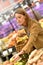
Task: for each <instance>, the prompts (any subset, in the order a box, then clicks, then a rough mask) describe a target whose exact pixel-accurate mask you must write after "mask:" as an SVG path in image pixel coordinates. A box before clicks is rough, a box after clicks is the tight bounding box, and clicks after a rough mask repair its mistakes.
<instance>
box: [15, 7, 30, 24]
mask: <svg viewBox="0 0 43 65" xmlns="http://www.w3.org/2000/svg"><path fill="white" fill-rule="evenodd" d="M16 13H18V14H22V15H23V16H25V18H26V19H25V20H26V22H27V23H28V21H30V20H31V18H30V17H29V15H28V14H27V13H26V11H25V10H24V9H23V8H18V9H17V10H16V11H15V14H16Z"/></svg>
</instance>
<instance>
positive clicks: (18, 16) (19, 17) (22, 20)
mask: <svg viewBox="0 0 43 65" xmlns="http://www.w3.org/2000/svg"><path fill="white" fill-rule="evenodd" d="M15 17H16V19H17V22H18V23H19V25H24V24H25V16H24V15H22V14H18V13H16V14H15Z"/></svg>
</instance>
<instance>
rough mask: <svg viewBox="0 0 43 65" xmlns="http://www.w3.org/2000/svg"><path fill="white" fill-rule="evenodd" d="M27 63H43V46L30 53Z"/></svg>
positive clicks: (28, 64) (42, 64)
mask: <svg viewBox="0 0 43 65" xmlns="http://www.w3.org/2000/svg"><path fill="white" fill-rule="evenodd" d="M26 65H43V48H42V49H39V50H34V51H33V52H32V53H31V54H30V55H29V59H28V62H27V64H26Z"/></svg>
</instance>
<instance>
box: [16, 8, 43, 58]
mask: <svg viewBox="0 0 43 65" xmlns="http://www.w3.org/2000/svg"><path fill="white" fill-rule="evenodd" d="M15 17H16V19H17V22H18V23H19V25H20V26H24V28H25V29H26V32H27V33H28V32H29V33H30V35H29V40H28V42H27V43H26V45H25V46H24V47H23V48H22V50H21V52H19V53H18V54H17V56H18V55H19V54H22V53H23V52H24V51H25V52H26V53H30V52H31V50H32V48H33V47H35V48H36V49H40V48H43V30H42V28H41V26H40V24H39V23H38V22H37V21H36V20H32V19H31V18H30V17H29V16H28V14H27V13H26V12H25V10H23V9H22V8H19V9H17V10H16V12H15ZM17 56H16V57H17Z"/></svg>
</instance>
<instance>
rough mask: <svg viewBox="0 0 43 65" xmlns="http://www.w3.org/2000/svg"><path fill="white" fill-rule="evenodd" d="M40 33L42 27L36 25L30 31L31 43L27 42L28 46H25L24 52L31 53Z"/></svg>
mask: <svg viewBox="0 0 43 65" xmlns="http://www.w3.org/2000/svg"><path fill="white" fill-rule="evenodd" d="M39 32H40V26H39V25H38V24H36V23H34V24H33V25H32V27H31V30H30V36H29V41H28V42H27V44H26V45H25V46H24V48H23V49H22V50H24V51H25V52H27V53H29V52H31V50H32V48H33V46H34V45H33V43H34V42H35V41H36V39H37V37H38V34H39Z"/></svg>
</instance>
